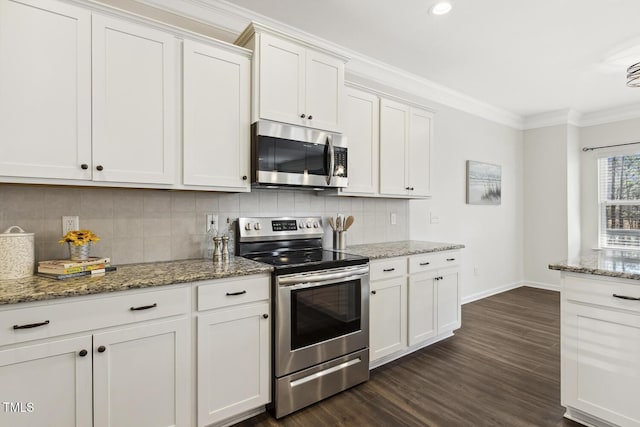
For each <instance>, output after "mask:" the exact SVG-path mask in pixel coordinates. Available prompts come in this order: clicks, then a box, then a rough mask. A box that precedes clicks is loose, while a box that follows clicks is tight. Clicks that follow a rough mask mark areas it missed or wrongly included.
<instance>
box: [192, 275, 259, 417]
mask: <svg viewBox="0 0 640 427" xmlns="http://www.w3.org/2000/svg"><path fill="white" fill-rule="evenodd" d="M269 283H270V281H269V277H266V276H264V277H254V278H251V277H250V278H247V279H238V280H228V281H227V280H220V281H217V282H214V283H212V284H204V285H201V286H199V287H198V307H199V309H200V310H205V311H201V312H199V313H198V315H197V330H198V331H197V347H198V349H197V359H198V362H197V382H198V386H197V389H198V398H197V400H198V426H199V427H203V426H208V425H212V424H214V425H216V424H220V423H221V422H223V421H225V420H227V421H228V420H231V419H233V418H234V417H237V416H239V415H240V414H242V413H244V412H247V411H251V410H254V409H256V408H260V407H261V406H263V405H265V404H266V403H268V402H269V401H270V393H269V389H270V381H271V374H270V360H271V350H270V349H271V347H270V345H271V341H270V336H271V332H270V331H271V319H270V316H269V313H270V305H269V287H270V285H269ZM212 307H215V309H213V310H209V308H212Z"/></svg>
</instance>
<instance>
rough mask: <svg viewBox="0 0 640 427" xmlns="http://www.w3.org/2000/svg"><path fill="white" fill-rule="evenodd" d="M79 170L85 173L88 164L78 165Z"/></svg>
mask: <svg viewBox="0 0 640 427" xmlns="http://www.w3.org/2000/svg"><path fill="white" fill-rule="evenodd" d="M80 169H82V170H85V171H86V170H87V169H89V165H88V164H86V163H83V164H81V165H80Z"/></svg>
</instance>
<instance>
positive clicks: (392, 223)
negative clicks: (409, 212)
mask: <svg viewBox="0 0 640 427" xmlns="http://www.w3.org/2000/svg"><path fill="white" fill-rule="evenodd" d="M397 223H398V218H397V216H396V213H395V212H394V213H392V214H391V225H396V224H397Z"/></svg>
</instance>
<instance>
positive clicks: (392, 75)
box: [137, 0, 523, 129]
mask: <svg viewBox="0 0 640 427" xmlns="http://www.w3.org/2000/svg"><path fill="white" fill-rule="evenodd" d="M137 1H138V2H140V3H144V4H146V5H148V6H152V7H157V8H160V9H165V10H167V11H170V12H172V13H175V14H177V15H181V16H185V17H188V18H190V19H193V20H197V21H199V22H202V23H205V24H209V25H213V26H215V27H219V28H220V29H221V30H222V31H224V32H225V33H227V34H229V35H230V37H229V39H227V40H225V41H233V40H236V38H237V37H238V36H239V35H240V34H241V33H242V32H243V31H244V30H245V28H246V27H247V26H248V25H249V24H250V23H251V22H252V21H255V22H260V23H262V24H263V25H266V26H268V27H271V28H272V29H274V30H278V31H280V32H283V33H287V34H289V35H290V36H291V37H294V38H296V39H299V40H302V41H304V42H306V43H308V44H311V45H314V46H317V47H318V48H320V49H323V50H327V51H332V52H335V53H337V54H338V55H340V56H344V57H347V58H351V60H350V61H349V62H347V65H346V71H347V74H351V75H354V76H358V77H360V78H363V79H365V80H369V81H372V82H375V83H378V84H381V85H384V86H385V87H387V88H389V89H391V90H393V91H400V92H401V93H408V94H411V95H412V96H414V97H419V98H421V100H418V101H417V102H418V103H420V104H431V103H438V104H442V105H445V106H448V107H451V108H455V109H457V110H461V111H463V112H466V113H469V114H472V115H475V116H478V117H482V118H484V119H487V120H490V121H493V122H496V123H499V124H502V125H505V126H509V127H512V128H516V129H522V127H523V118H522V117H521V116H519V115H517V114H514V113H512V112H509V111H506V110H503V109H501V108H498V107H495V106H492V105H490V104H487V103H485V102H482V101H480V100H478V99H475V98H473V97H470V96H468V95H465V94H463V93H460V92H457V91H455V90H452V89H450V88H448V87H445V86H442V85H439V84H437V83H434V82H432V81H430V80H427V79H425V78H423V77H420V76H417V75H415V74H412V73H409V72H407V71H406V70H403V69H400V68H398V67H395V66H392V65H389V64H386V63H384V62H381V61H378V60H375V59H373V58H370V57H367V56H365V55H362V54H360V53H358V52H355V51H353V50H350V49H347V48H345V47H343V46H340V45H337V44H335V43H332V42H330V41H327V40H324V39H321V38H319V37H317V36H315V35H313V34H310V33H307V32H304V31H301V30H299V29H297V28H295V27H292V26H290V25H287V24H283V23H282V22H279V21H276V20H274V19H271V18H268V17H266V16H264V15H261V14H258V13H256V12H254V11H251V10H249V9H245V8H242V7H240V6H237V5H234V4H231V3H229V2H226V1H224V0H137ZM231 35H233V36H232V37H231Z"/></svg>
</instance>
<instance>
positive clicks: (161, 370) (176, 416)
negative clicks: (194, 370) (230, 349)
mask: <svg viewBox="0 0 640 427" xmlns="http://www.w3.org/2000/svg"><path fill="white" fill-rule="evenodd" d="M188 328H189V320H188V319H187V318H181V319H177V320H171V321H165V322H157V323H152V324H145V325H142V326H137V327H132V328H121V329H116V330H112V331H108V332H102V333H97V334H95V335H94V336H93V350H94V353H93V396H94V404H93V411H94V424H93V425H94V427H117V426H136V427H161V426H162V427H169V426H187V425H188V423H189V419H190V417H189V401H188V396H189V375H190V369H189V363H188V352H187V351H185V349H187V348H188V347H189V336H188Z"/></svg>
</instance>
